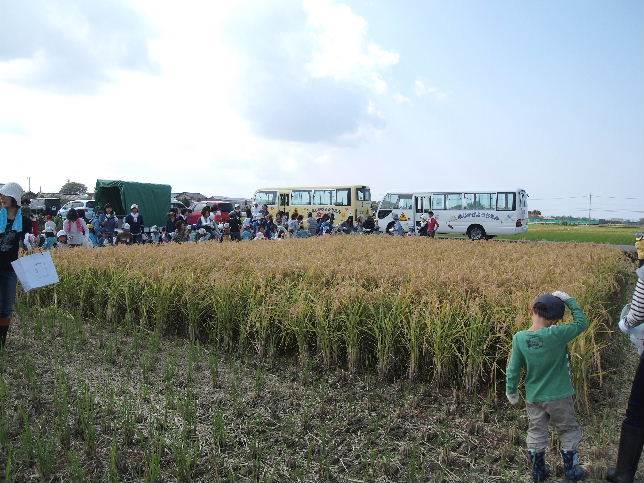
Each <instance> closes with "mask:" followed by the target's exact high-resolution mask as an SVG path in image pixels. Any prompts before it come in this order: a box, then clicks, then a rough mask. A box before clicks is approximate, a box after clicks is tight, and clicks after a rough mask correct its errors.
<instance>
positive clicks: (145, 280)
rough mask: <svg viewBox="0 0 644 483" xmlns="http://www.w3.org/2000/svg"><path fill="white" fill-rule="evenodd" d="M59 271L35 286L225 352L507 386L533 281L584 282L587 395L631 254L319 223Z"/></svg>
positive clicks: (116, 318) (583, 382)
mask: <svg viewBox="0 0 644 483" xmlns="http://www.w3.org/2000/svg"><path fill="white" fill-rule="evenodd" d="M55 263H56V265H57V267H58V270H59V273H60V275H61V281H60V283H59V284H58V285H56V286H54V287H52V288H48V289H42V290H39V291H36V292H33V293H32V294H30V295H28V297H29V298H28V301H29V303H30V305H34V306H49V305H51V303H52V301H53V303H54V305H56V306H58V307H60V308H64V309H66V310H70V311H73V312H74V313H76V314H79V315H80V316H82V317H84V318H92V319H96V320H98V321H100V322H101V323H105V324H111V325H115V326H119V327H131V328H133V329H137V330H138V329H146V330H149V331H150V332H151V333H155V334H159V335H185V336H186V337H188V338H189V339H190V340H192V341H195V340H199V341H201V342H202V343H208V344H212V345H214V346H215V347H217V348H218V350H221V351H225V352H227V353H234V352H241V353H244V354H251V355H253V356H254V357H257V358H260V359H266V358H276V357H278V358H279V357H286V358H293V359H294V360H297V361H298V362H299V364H300V365H301V366H302V367H304V366H310V365H311V364H314V365H317V366H318V367H320V368H335V367H342V368H346V369H347V370H348V371H350V372H357V371H371V372H374V373H376V374H377V375H378V376H380V377H381V378H383V379H392V378H408V379H410V380H416V379H419V378H420V379H422V380H426V381H432V382H433V383H434V384H436V385H437V386H440V387H447V388H454V389H459V390H460V389H464V390H466V391H475V390H477V389H482V388H487V389H490V390H492V391H494V392H497V389H498V390H499V391H501V390H502V388H503V384H504V374H503V372H504V369H505V363H506V358H507V354H508V351H509V348H510V344H511V338H512V334H513V333H514V332H515V331H517V330H519V329H521V328H524V327H526V326H527V325H528V324H529V307H530V303H531V301H532V300H533V299H534V297H535V296H536V295H538V294H539V293H541V292H544V291H552V290H555V289H561V290H565V291H567V292H569V293H571V294H573V295H574V296H576V297H577V298H578V299H579V300H580V302H581V304H582V306H583V307H584V309H585V310H586V312H587V314H588V316H589V318H590V320H591V322H592V323H591V327H590V329H589V330H588V331H587V332H586V333H585V334H584V335H583V336H581V337H580V338H578V339H577V340H576V342H575V343H574V344H573V345H572V348H571V355H572V361H573V371H574V378H575V383H576V386H577V388H578V391H579V393H580V394H581V395H582V400H583V401H586V402H588V400H589V396H590V393H591V390H590V388H591V387H593V386H595V385H596V384H597V383H601V381H602V379H603V374H604V370H605V368H604V367H603V348H604V346H605V340H606V337H607V334H608V333H609V328H608V324H609V323H610V321H611V320H612V318H611V317H612V316H614V314H615V313H616V312H617V311H618V308H619V306H620V303H621V301H622V300H621V296H620V295H621V292H622V290H623V287H624V286H625V284H626V283H627V280H628V277H629V274H628V272H629V265H628V264H627V262H626V260H625V259H624V258H623V256H622V255H621V253H620V252H619V251H618V250H616V249H612V248H608V247H601V246H598V245H597V246H590V245H586V246H584V248H583V249H580V248H579V247H578V246H575V245H571V244H556V245H552V244H550V245H547V246H542V245H526V244H521V245H507V246H505V245H504V246H501V245H499V244H490V243H472V242H469V241H460V240H427V239H391V238H381V237H374V238H368V237H343V236H339V237H325V238H316V239H305V240H286V241H283V242H254V243H252V244H249V243H247V244H234V243H224V244H218V243H203V244H192V245H190V244H188V245H186V244H184V245H179V246H178V245H163V246H151V245H147V246H121V247H110V248H104V249H100V250H71V251H65V252H62V251H61V252H56V253H55Z"/></svg>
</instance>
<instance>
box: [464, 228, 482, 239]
mask: <svg viewBox="0 0 644 483" xmlns="http://www.w3.org/2000/svg"><path fill="white" fill-rule="evenodd" d="M467 236H469V237H470V240H484V239H485V238H486V237H485V230H484V229H483V227H482V226H481V225H472V226H470V227H469V228H468V230H467Z"/></svg>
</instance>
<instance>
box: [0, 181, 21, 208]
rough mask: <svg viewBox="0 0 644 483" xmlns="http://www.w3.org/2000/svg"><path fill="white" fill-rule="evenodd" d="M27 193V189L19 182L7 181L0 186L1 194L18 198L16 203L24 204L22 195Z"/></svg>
mask: <svg viewBox="0 0 644 483" xmlns="http://www.w3.org/2000/svg"><path fill="white" fill-rule="evenodd" d="M24 194H25V190H23V189H22V187H21V186H20V185H19V184H18V183H7V184H6V185H4V186H3V187H2V188H0V195H3V196H11V197H12V198H13V199H14V200H16V204H17V205H18V206H20V205H21V204H22V201H21V200H22V195H24Z"/></svg>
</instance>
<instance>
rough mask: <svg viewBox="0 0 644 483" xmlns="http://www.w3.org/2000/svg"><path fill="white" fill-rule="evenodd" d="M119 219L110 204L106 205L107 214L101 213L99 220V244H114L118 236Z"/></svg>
mask: <svg viewBox="0 0 644 483" xmlns="http://www.w3.org/2000/svg"><path fill="white" fill-rule="evenodd" d="M118 222H119V220H118V218H117V217H116V215H115V214H114V209H113V208H112V205H110V204H109V203H108V204H106V205H105V213H101V216H100V217H99V219H98V227H99V230H98V234H99V242H100V243H101V245H102V244H103V243H104V242H105V241H107V242H108V243H109V244H110V245H113V244H114V237H115V236H116V227H117V225H118Z"/></svg>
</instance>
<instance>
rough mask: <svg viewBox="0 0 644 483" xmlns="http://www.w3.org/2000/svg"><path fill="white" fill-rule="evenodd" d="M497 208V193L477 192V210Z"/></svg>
mask: <svg viewBox="0 0 644 483" xmlns="http://www.w3.org/2000/svg"><path fill="white" fill-rule="evenodd" d="M494 208H496V193H476V209H477V210H493V209H494Z"/></svg>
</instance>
